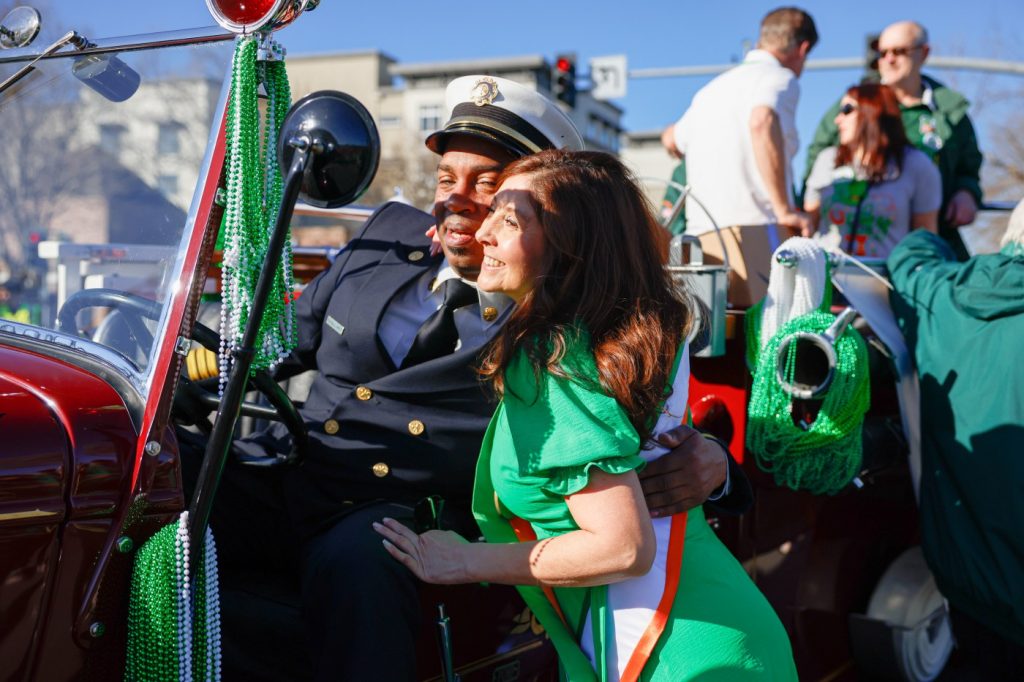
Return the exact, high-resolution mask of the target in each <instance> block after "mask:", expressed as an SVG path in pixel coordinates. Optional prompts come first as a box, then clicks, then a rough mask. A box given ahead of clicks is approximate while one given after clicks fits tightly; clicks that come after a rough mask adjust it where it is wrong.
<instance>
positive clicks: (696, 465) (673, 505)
mask: <svg viewBox="0 0 1024 682" xmlns="http://www.w3.org/2000/svg"><path fill="white" fill-rule="evenodd" d="M657 441H658V442H659V443H660V444H662V445H664V446H665V447H668V448H672V451H671V452H669V453H667V454H666V455H664V456H663V457H660V458H658V459H657V460H655V461H653V462H650V463H648V464H647V466H646V467H644V469H643V470H642V471H640V474H639V475H640V485H641V486H642V487H643V491H644V497H645V498H646V500H647V508H648V509H649V510H650V513H651V516H653V517H661V516H671V515H672V514H678V513H680V512H684V511H687V510H690V509H693V508H694V507H696V506H699V505H701V504H703V503H704V502H705V501H706V500H707V499H708V497H709V496H710V495H711V494H712V493H713V492H714V491H715V489H716V488H719V487H721V486H722V485H723V484H724V483H725V480H726V475H727V473H728V471H729V465H728V459H727V457H728V454H727V453H726V452H724V451H723V450H722V447H721V446H720V445H719V444H718V443H716V442H715V441H713V440H708V439H707V438H704V437H703V436H702V435H701V433H700V432H699V431H697V430H696V429H693V428H691V427H689V426H677V427H676V428H674V429H672V430H671V431H668V432H666V433H664V434H661V435H660V436H658V438H657Z"/></svg>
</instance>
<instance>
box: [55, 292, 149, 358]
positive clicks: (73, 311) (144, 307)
mask: <svg viewBox="0 0 1024 682" xmlns="http://www.w3.org/2000/svg"><path fill="white" fill-rule="evenodd" d="M97 307H99V308H111V309H113V310H116V311H117V312H119V313H121V316H122V318H123V319H124V323H125V326H126V327H127V328H128V332H129V333H130V334H131V335H132V336H133V337H134V340H133V341H132V343H133V344H134V345H135V347H136V348H137V349H139V350H140V351H142V352H143V353H148V352H149V351H150V350H151V349H152V348H153V335H152V334H151V333H150V331H149V328H148V327H147V326H146V323H145V322H143V318H146V319H150V320H158V319H160V312H161V310H160V306H159V305H158V304H157V303H156V302H155V301H151V300H149V299H146V298H142V297H140V296H135V295H133V294H128V293H125V292H123V291H118V290H116V289H82V290H81V291H76V292H75V293H74V294H72V295H71V296H69V297H68V299H67V300H66V301H64V305H62V306H61V307H60V311H59V312H58V313H57V329H59V330H60V331H62V332H65V333H68V334H74V335H76V336H83V335H84V333H83V332H82V331H81V330H80V329H79V328H78V322H77V320H78V313H80V312H82V311H83V310H85V309H86V308H97ZM104 345H107V346H113V347H115V349H116V350H118V351H120V352H121V353H122V354H124V355H125V356H127V357H131V353H130V352H129V350H128V349H126V348H116V346H117V345H119V344H111V343H104Z"/></svg>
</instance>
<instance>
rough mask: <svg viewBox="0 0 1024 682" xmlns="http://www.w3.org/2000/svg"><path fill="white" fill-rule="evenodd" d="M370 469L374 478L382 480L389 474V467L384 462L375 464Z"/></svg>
mask: <svg viewBox="0 0 1024 682" xmlns="http://www.w3.org/2000/svg"><path fill="white" fill-rule="evenodd" d="M371 468H372V469H373V475H374V476H376V477H377V478H384V477H385V476H387V475H388V474H389V473H391V467H389V466H388V465H387V464H385V463H384V462H377V463H376V464H374V465H373V467H371Z"/></svg>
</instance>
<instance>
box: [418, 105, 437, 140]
mask: <svg viewBox="0 0 1024 682" xmlns="http://www.w3.org/2000/svg"><path fill="white" fill-rule="evenodd" d="M440 128H441V105H440V104H427V105H424V106H421V107H420V130H421V131H423V132H425V133H432V132H434V131H435V130H440Z"/></svg>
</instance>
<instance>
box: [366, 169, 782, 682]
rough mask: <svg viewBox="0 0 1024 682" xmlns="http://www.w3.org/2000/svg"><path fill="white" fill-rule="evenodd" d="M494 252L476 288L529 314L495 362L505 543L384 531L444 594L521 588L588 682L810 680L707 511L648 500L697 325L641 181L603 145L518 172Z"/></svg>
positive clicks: (485, 519) (495, 223)
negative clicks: (487, 585) (662, 512)
mask: <svg viewBox="0 0 1024 682" xmlns="http://www.w3.org/2000/svg"><path fill="white" fill-rule="evenodd" d="M476 239H477V241H479V242H480V243H481V244H482V245H483V250H484V259H483V266H482V268H481V270H480V276H479V278H478V279H477V285H478V286H479V287H480V288H481V289H483V290H485V291H498V292H502V293H505V294H506V295H508V296H510V297H512V299H513V300H515V301H516V308H515V311H514V313H513V315H512V316H511V318H510V319H509V320H508V322H506V324H505V325H504V327H503V328H502V330H501V332H500V333H499V335H498V336H497V337H496V338H495V339H494V341H493V342H492V344H491V346H490V347H489V349H488V350H487V351H486V352H485V354H484V358H483V367H482V369H481V374H482V375H483V377H484V378H485V379H487V380H489V382H490V383H491V385H492V386H493V387H494V388H495V390H496V391H497V392H498V394H499V395H501V403H500V404H499V406H498V409H497V411H496V412H495V414H494V417H493V418H492V420H491V424H490V427H489V428H488V430H487V433H486V435H485V436H484V442H483V446H482V448H481V453H480V459H479V462H478V465H477V474H476V487H475V489H474V492H473V513H474V515H475V516H476V519H477V522H478V523H479V525H480V528H481V530H482V531H483V534H484V536H485V537H486V538H487V542H486V543H478V542H477V543H467V542H466V541H465V540H463V539H462V538H460V537H459V536H458V535H455V534H454V533H451V532H447V531H428V532H427V533H424V534H422V535H417V534H415V533H413V531H411V530H409V529H407V528H405V527H404V526H402V525H401V524H399V523H397V522H395V521H392V520H388V519H385V521H384V524H378V525H377V526H375V527H376V529H377V530H378V532H380V533H381V534H382V535H384V537H385V538H387V541H386V543H385V546H386V548H387V549H388V551H389V552H390V553H391V554H392V555H393V556H394V557H395V558H396V559H398V560H399V561H401V562H402V563H403V564H404V565H405V566H407V567H408V568H409V569H410V570H412V571H413V572H414V573H415V574H416V575H417V577H419V578H420V579H422V580H425V581H427V582H432V583H459V582H478V581H484V582H498V583H508V584H513V585H517V586H520V588H519V589H520V592H521V593H522V594H523V597H524V599H525V600H526V602H527V604H528V605H529V606H530V608H531V610H532V611H533V613H534V615H535V616H536V617H537V618H538V620H539V621H540V622H541V624H542V625H543V626H544V628H545V630H546V631H547V632H548V634H549V635H550V637H551V640H552V642H553V643H554V645H555V648H556V649H557V651H558V654H559V658H560V661H561V663H562V667H563V670H564V672H565V676H566V677H567V678H568V679H570V680H572V681H573V682H593V681H596V680H602V681H603V682H604V681H615V680H619V681H621V682H626V681H635V680H640V679H643V680H648V681H649V680H655V681H661V682H684V681H685V680H702V681H707V682H711V681H713V680H723V681H725V680H728V681H730V682H732V681H736V682H741V681H744V680H746V681H751V682H753V681H754V680H763V681H765V682H767V681H769V680H771V681H772V682H789V681H791V680H795V679H796V669H795V666H794V663H793V655H792V651H791V648H790V644H789V639H788V637H787V635H786V631H785V629H784V628H783V627H782V624H781V623H780V622H779V619H778V616H777V615H776V614H775V612H774V610H773V609H772V607H771V605H770V604H769V603H768V601H767V600H766V599H765V598H764V596H763V595H762V594H761V593H760V592H759V591H758V589H757V587H756V586H755V585H754V583H753V582H752V581H751V580H750V578H749V577H748V576H747V574H746V572H745V571H744V569H743V567H742V566H741V565H740V564H739V562H737V561H736V559H735V558H734V557H733V556H732V555H731V554H730V553H729V551H728V550H727V549H726V548H725V546H724V545H723V544H722V543H721V542H720V541H719V540H718V538H717V536H716V535H715V534H714V532H713V531H712V530H711V528H710V527H709V526H708V523H707V521H705V519H704V514H703V511H702V510H701V508H700V507H697V508H695V509H691V510H690V511H689V512H684V513H681V514H676V515H675V516H671V517H666V518H658V519H654V520H653V521H652V520H651V518H650V517H649V516H648V513H647V508H646V506H645V505H644V499H643V495H642V494H641V492H640V486H639V481H638V478H637V473H636V470H637V469H638V468H640V467H642V466H643V465H644V463H645V461H650V460H653V459H656V458H657V457H658V456H660V455H661V454H663V453H664V452H665V449H664V448H661V447H660V446H657V445H654V444H653V441H652V438H653V434H655V433H662V432H664V431H665V430H666V429H668V428H671V427H674V426H677V425H678V424H679V423H680V421H681V420H682V419H684V418H685V417H684V415H685V414H686V405H687V388H688V382H689V353H688V344H687V338H688V335H689V334H690V333H691V332H692V330H693V327H694V325H695V315H694V310H693V308H692V306H691V305H689V304H688V303H687V300H686V298H685V297H684V296H682V295H681V294H680V293H679V291H678V290H677V289H676V288H675V286H674V285H673V283H672V280H671V278H670V276H669V274H668V273H667V272H666V270H665V268H664V267H663V266H662V263H663V262H664V255H665V254H664V253H663V251H664V244H663V242H662V240H661V228H660V227H659V226H658V224H657V221H656V220H655V218H654V216H653V214H652V210H651V207H650V205H649V204H648V202H647V200H646V199H645V197H644V195H643V193H642V192H641V191H640V189H639V187H638V186H637V184H636V181H635V179H634V178H633V176H632V174H631V173H630V172H629V171H628V170H627V169H626V167H625V166H624V165H623V164H622V162H620V161H619V160H617V159H616V158H615V157H613V156H611V155H609V154H603V153H600V152H566V151H546V152H541V153H539V154H536V155H534V156H529V157H526V158H524V159H520V160H519V161H516V162H513V163H512V164H510V165H509V166H508V167H507V168H506V169H505V171H504V173H502V175H501V177H500V178H499V187H498V191H497V193H496V194H495V195H494V200H493V203H492V204H491V207H490V215H489V216H488V217H487V219H485V220H484V222H483V225H482V226H481V227H480V230H479V231H478V232H477V233H476ZM691 437H695V438H700V437H701V436H700V435H699V434H697V433H696V432H691Z"/></svg>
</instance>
